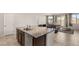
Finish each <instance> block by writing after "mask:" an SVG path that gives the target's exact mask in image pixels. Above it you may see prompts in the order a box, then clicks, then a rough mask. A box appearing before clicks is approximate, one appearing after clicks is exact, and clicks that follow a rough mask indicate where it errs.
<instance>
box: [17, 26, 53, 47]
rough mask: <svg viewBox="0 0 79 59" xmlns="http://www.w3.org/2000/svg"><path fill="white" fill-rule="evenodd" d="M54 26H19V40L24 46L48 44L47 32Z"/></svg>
mask: <svg viewBox="0 0 79 59" xmlns="http://www.w3.org/2000/svg"><path fill="white" fill-rule="evenodd" d="M52 31H53V28H47V27H31V28H30V29H26V28H25V27H18V28H17V29H16V33H17V40H18V42H19V43H20V45H22V46H46V37H47V34H48V33H50V32H52Z"/></svg>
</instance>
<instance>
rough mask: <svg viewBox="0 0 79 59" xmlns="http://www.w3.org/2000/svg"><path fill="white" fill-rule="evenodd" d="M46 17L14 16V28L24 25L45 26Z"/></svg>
mask: <svg viewBox="0 0 79 59" xmlns="http://www.w3.org/2000/svg"><path fill="white" fill-rule="evenodd" d="M45 18H46V17H45V16H44V15H42V14H39V13H38V14H34V13H25V14H23V13H22V14H15V23H16V27H18V26H26V25H38V24H45V23H46V19H45Z"/></svg>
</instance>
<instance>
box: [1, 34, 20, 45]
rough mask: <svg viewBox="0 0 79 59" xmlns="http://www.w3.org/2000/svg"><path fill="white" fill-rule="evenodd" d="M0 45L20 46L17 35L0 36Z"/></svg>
mask: <svg viewBox="0 0 79 59" xmlns="http://www.w3.org/2000/svg"><path fill="white" fill-rule="evenodd" d="M0 46H20V45H19V43H18V42H17V40H16V36H15V35H7V36H5V37H1V38H0Z"/></svg>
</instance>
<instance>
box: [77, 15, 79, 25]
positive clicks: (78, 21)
mask: <svg viewBox="0 0 79 59" xmlns="http://www.w3.org/2000/svg"><path fill="white" fill-rule="evenodd" d="M77 24H79V14H77Z"/></svg>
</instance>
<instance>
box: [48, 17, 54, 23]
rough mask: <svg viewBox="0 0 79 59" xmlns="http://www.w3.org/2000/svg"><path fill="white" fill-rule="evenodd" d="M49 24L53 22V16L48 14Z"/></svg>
mask: <svg viewBox="0 0 79 59" xmlns="http://www.w3.org/2000/svg"><path fill="white" fill-rule="evenodd" d="M48 24H53V16H48Z"/></svg>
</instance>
